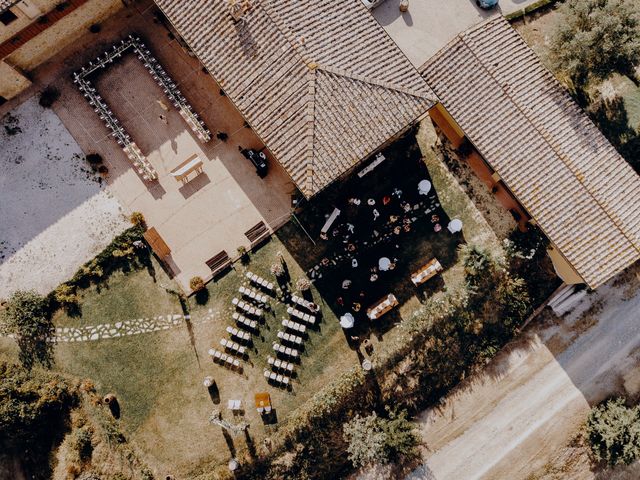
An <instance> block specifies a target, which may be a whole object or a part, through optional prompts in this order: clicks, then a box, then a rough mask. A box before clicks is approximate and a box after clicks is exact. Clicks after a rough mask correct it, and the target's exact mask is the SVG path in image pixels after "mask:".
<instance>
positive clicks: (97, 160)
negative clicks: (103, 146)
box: [85, 153, 102, 167]
mask: <svg viewBox="0 0 640 480" xmlns="http://www.w3.org/2000/svg"><path fill="white" fill-rule="evenodd" d="M85 159H86V160H87V162H89V164H90V165H91V166H92V167H94V166H96V167H97V166H98V165H100V164H101V163H102V156H101V155H100V154H98V153H90V154H89V155H87V156H86V157H85Z"/></svg>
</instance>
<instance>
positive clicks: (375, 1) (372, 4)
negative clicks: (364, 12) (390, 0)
mask: <svg viewBox="0 0 640 480" xmlns="http://www.w3.org/2000/svg"><path fill="white" fill-rule="evenodd" d="M382 2H384V0H362V3H364V6H365V7H367V8H368V9H369V10H373V9H374V8H376V7H377V6H378V5H380V4H381V3H382Z"/></svg>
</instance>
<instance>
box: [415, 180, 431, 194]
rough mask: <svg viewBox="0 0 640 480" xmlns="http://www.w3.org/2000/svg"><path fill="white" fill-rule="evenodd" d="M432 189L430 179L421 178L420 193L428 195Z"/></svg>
mask: <svg viewBox="0 0 640 480" xmlns="http://www.w3.org/2000/svg"><path fill="white" fill-rule="evenodd" d="M430 191H431V182H430V181H429V180H426V179H425V180H420V183H418V193H419V194H420V195H426V194H427V193H429V192H430Z"/></svg>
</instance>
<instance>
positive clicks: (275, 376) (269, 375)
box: [264, 369, 290, 387]
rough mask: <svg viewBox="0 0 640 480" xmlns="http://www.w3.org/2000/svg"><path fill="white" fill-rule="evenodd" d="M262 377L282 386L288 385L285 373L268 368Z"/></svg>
mask: <svg viewBox="0 0 640 480" xmlns="http://www.w3.org/2000/svg"><path fill="white" fill-rule="evenodd" d="M264 378H266V379H267V380H270V381H272V382H274V383H277V384H280V385H281V386H283V387H287V386H289V381H290V380H289V377H287V376H286V375H280V374H279V373H275V372H270V371H269V370H267V369H265V371H264Z"/></svg>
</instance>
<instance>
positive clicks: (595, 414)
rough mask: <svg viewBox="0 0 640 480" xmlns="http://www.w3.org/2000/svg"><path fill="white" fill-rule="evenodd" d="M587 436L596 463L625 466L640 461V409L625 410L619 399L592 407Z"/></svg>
mask: <svg viewBox="0 0 640 480" xmlns="http://www.w3.org/2000/svg"><path fill="white" fill-rule="evenodd" d="M586 434H587V438H588V440H589V444H590V445H591V451H592V452H593V454H594V456H595V457H596V459H597V460H598V461H605V462H607V463H608V464H609V465H616V464H621V463H624V464H627V465H628V464H630V463H632V462H634V461H635V460H636V459H638V458H640V408H639V407H638V406H635V407H633V408H629V407H627V406H626V405H625V402H624V399H622V398H613V399H610V400H608V401H606V402H605V403H603V404H601V405H598V406H596V407H593V409H592V410H591V413H590V414H589V418H588V420H587V424H586Z"/></svg>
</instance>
